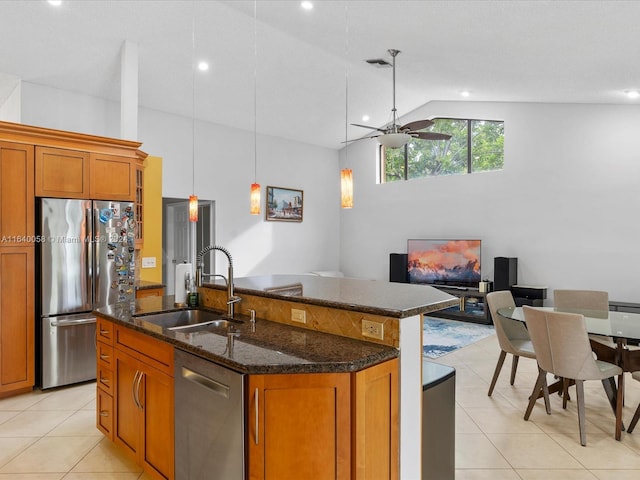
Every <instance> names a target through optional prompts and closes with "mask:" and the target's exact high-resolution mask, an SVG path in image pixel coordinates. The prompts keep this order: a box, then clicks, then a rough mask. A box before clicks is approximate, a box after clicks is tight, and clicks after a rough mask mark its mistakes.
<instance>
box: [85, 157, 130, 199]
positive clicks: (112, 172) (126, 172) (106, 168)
mask: <svg viewBox="0 0 640 480" xmlns="http://www.w3.org/2000/svg"><path fill="white" fill-rule="evenodd" d="M89 198H91V199H94V200H129V201H134V200H135V199H136V161H135V159H130V158H126V157H118V156H115V155H102V154H94V153H92V154H91V156H90V163H89Z"/></svg>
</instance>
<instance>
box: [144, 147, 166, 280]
mask: <svg viewBox="0 0 640 480" xmlns="http://www.w3.org/2000/svg"><path fill="white" fill-rule="evenodd" d="M143 208H144V211H143V212H144V213H143V215H144V217H143V219H144V221H143V227H142V228H144V232H143V238H144V244H143V246H142V249H141V250H140V259H141V261H140V263H138V265H140V267H142V257H156V266H155V268H140V269H139V271H140V277H139V278H140V280H146V281H149V282H157V283H162V158H161V157H152V156H151V155H149V156H148V157H147V158H146V159H145V161H144V207H143Z"/></svg>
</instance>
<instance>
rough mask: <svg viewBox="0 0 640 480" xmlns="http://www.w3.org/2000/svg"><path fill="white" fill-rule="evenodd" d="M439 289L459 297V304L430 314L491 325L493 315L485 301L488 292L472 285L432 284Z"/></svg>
mask: <svg viewBox="0 0 640 480" xmlns="http://www.w3.org/2000/svg"><path fill="white" fill-rule="evenodd" d="M432 286H433V287H435V288H437V289H438V290H442V291H443V292H446V293H448V294H449V295H453V296H454V297H458V298H459V299H460V303H459V304H458V305H457V306H454V307H450V308H447V309H445V310H439V311H437V312H431V313H429V316H433V317H438V318H448V319H449V320H461V321H463V322H473V323H483V324H485V325H491V324H492V321H491V315H489V309H488V308H487V302H486V301H485V297H486V296H487V294H486V293H482V292H480V291H478V289H477V288H472V287H456V286H450V285H432Z"/></svg>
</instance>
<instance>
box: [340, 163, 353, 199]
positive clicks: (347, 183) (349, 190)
mask: <svg viewBox="0 0 640 480" xmlns="http://www.w3.org/2000/svg"><path fill="white" fill-rule="evenodd" d="M340 206H341V207H342V208H353V171H352V170H351V169H350V168H343V169H342V170H341V171H340Z"/></svg>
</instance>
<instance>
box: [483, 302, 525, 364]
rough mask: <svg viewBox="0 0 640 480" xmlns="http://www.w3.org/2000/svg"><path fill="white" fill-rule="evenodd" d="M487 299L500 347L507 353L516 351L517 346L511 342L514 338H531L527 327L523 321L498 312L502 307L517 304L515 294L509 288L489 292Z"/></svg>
mask: <svg viewBox="0 0 640 480" xmlns="http://www.w3.org/2000/svg"><path fill="white" fill-rule="evenodd" d="M486 300H487V305H488V306H489V311H490V312H491V318H493V324H494V326H495V328H496V336H497V337H498V343H499V344H500V348H501V349H502V350H504V351H505V352H507V353H515V350H516V348H515V347H514V346H513V344H512V343H511V342H512V340H529V334H528V333H527V329H526V327H525V326H524V324H523V323H522V322H519V321H518V320H512V319H510V318H505V317H503V316H502V315H500V314H499V313H498V310H499V309H500V308H504V307H515V306H516V303H515V301H514V300H513V295H511V292H510V291H509V290H501V291H498V292H491V293H487V296H486Z"/></svg>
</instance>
